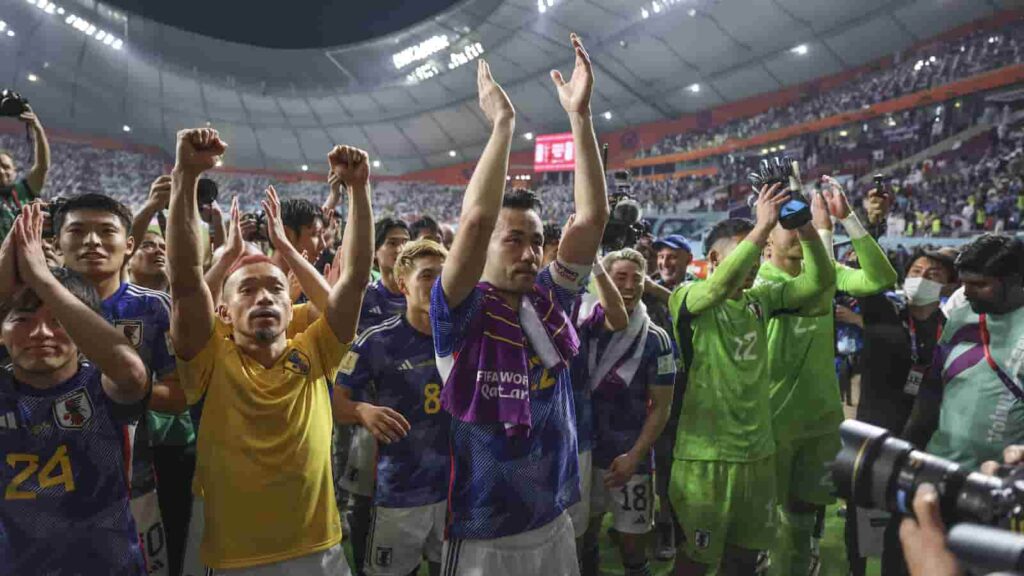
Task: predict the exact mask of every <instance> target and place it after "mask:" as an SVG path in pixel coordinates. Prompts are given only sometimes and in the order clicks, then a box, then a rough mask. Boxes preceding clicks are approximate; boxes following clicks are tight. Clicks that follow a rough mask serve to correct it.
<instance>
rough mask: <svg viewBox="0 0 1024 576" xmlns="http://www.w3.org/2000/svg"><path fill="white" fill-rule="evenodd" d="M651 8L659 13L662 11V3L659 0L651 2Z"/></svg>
mask: <svg viewBox="0 0 1024 576" xmlns="http://www.w3.org/2000/svg"><path fill="white" fill-rule="evenodd" d="M651 9H652V10H654V13H655V14H659V13H660V12H661V4H658V0H654V2H651Z"/></svg>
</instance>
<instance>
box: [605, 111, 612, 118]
mask: <svg viewBox="0 0 1024 576" xmlns="http://www.w3.org/2000/svg"><path fill="white" fill-rule="evenodd" d="M603 116H604V119H605V120H611V119H612V111H611V110H607V111H605V113H604V114H603Z"/></svg>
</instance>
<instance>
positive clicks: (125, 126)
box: [121, 124, 132, 132]
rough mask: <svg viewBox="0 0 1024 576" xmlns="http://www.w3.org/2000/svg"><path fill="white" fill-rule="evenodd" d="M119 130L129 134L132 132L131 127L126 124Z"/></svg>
mask: <svg viewBox="0 0 1024 576" xmlns="http://www.w3.org/2000/svg"><path fill="white" fill-rule="evenodd" d="M121 130H122V131H123V132H131V131H132V127H131V126H129V125H127V124H125V125H124V126H121Z"/></svg>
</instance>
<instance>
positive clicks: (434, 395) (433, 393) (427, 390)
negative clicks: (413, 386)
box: [423, 382, 441, 414]
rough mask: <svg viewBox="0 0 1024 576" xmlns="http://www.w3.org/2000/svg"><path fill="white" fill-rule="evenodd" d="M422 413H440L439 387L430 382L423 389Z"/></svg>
mask: <svg viewBox="0 0 1024 576" xmlns="http://www.w3.org/2000/svg"><path fill="white" fill-rule="evenodd" d="M423 411H424V412H426V413H427V414H437V413H438V412H440V411H441V385H440V384H436V383H434V382H431V383H430V384H427V385H426V386H424V387H423Z"/></svg>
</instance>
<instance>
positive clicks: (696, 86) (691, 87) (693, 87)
mask: <svg viewBox="0 0 1024 576" xmlns="http://www.w3.org/2000/svg"><path fill="white" fill-rule="evenodd" d="M686 89H687V90H689V91H690V92H693V93H694V94H696V93H698V92H700V84H698V83H696V82H694V83H693V84H690V85H689V86H687V87H686Z"/></svg>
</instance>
